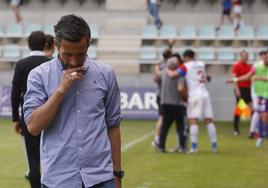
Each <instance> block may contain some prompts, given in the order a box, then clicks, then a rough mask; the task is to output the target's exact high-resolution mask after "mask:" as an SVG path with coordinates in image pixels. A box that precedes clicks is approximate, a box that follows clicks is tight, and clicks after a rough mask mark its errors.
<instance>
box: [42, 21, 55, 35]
mask: <svg viewBox="0 0 268 188" xmlns="http://www.w3.org/2000/svg"><path fill="white" fill-rule="evenodd" d="M43 31H44V32H45V34H50V35H53V36H54V35H55V33H54V25H53V24H47V25H45V26H44V28H43Z"/></svg>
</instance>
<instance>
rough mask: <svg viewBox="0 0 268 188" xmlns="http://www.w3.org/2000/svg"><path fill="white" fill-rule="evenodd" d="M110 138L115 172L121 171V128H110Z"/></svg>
mask: <svg viewBox="0 0 268 188" xmlns="http://www.w3.org/2000/svg"><path fill="white" fill-rule="evenodd" d="M108 136H109V140H110V143H111V149H112V160H113V167H114V170H115V171H120V170H121V138H120V128H116V127H113V128H109V129H108Z"/></svg>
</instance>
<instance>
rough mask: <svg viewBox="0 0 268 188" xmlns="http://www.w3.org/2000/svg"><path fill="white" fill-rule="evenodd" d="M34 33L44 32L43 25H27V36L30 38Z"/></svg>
mask: <svg viewBox="0 0 268 188" xmlns="http://www.w3.org/2000/svg"><path fill="white" fill-rule="evenodd" d="M33 31H42V26H41V24H38V23H30V24H27V25H26V27H25V35H26V36H29V35H30V34H31V32H33Z"/></svg>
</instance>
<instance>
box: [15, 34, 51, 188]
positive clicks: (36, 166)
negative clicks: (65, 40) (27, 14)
mask: <svg viewBox="0 0 268 188" xmlns="http://www.w3.org/2000/svg"><path fill="white" fill-rule="evenodd" d="M45 43H46V37H45V34H44V33H43V32H42V31H35V32H32V33H31V34H30V36H29V37H28V46H29V48H30V50H31V52H30V55H29V57H27V58H24V59H21V60H20V61H18V62H17V64H16V67H15V73H14V76H13V81H12V93H11V102H12V117H13V122H14V128H15V131H16V132H17V133H18V134H22V135H23V136H24V139H25V146H26V153H27V158H28V166H29V181H30V184H31V187H32V188H40V187H41V183H40V154H39V153H40V151H39V147H40V135H39V134H37V135H36V136H33V135H31V134H30V133H29V132H28V130H27V127H26V124H25V120H24V118H23V115H24V111H23V110H22V112H21V116H20V113H19V107H20V106H21V107H22V106H23V104H24V100H23V96H24V94H25V93H26V89H27V78H28V75H29V73H30V71H31V70H32V69H34V68H35V67H37V66H39V65H40V64H42V63H44V62H46V61H48V60H49V58H47V57H45V54H44V53H43V50H44V47H45Z"/></svg>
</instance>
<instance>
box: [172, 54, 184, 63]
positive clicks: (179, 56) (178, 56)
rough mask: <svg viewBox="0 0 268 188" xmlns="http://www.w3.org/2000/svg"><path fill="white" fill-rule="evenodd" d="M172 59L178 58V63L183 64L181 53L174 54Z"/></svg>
mask: <svg viewBox="0 0 268 188" xmlns="http://www.w3.org/2000/svg"><path fill="white" fill-rule="evenodd" d="M171 57H176V58H177V60H178V62H179V64H180V65H181V64H183V60H182V59H181V55H180V54H179V53H174V54H172V56H171Z"/></svg>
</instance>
